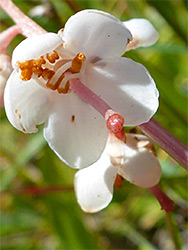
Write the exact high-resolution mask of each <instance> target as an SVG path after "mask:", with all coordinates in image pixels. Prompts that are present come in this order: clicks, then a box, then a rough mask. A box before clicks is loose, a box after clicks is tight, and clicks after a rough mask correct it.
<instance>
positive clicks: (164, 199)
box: [148, 185, 174, 213]
mask: <svg viewBox="0 0 188 250" xmlns="http://www.w3.org/2000/svg"><path fill="white" fill-rule="evenodd" d="M148 189H149V191H150V192H151V193H152V194H153V195H154V196H155V197H156V198H157V200H158V201H159V203H160V205H161V209H164V210H165V211H166V212H167V213H170V212H172V211H173V210H174V203H173V201H172V200H170V199H169V198H168V196H167V195H166V194H165V193H164V192H163V191H162V190H161V188H160V187H159V186H158V185H156V186H154V187H151V188H148Z"/></svg>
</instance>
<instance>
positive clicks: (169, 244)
mask: <svg viewBox="0 0 188 250" xmlns="http://www.w3.org/2000/svg"><path fill="white" fill-rule="evenodd" d="M14 2H15V3H16V5H17V6H18V7H19V8H20V9H21V10H22V11H23V12H24V13H26V14H27V15H28V16H30V17H31V18H32V19H34V20H35V21H36V22H37V23H38V24H39V25H41V26H42V27H43V28H44V29H46V30H47V31H53V32H57V31H58V30H59V29H60V28H62V27H63V26H64V24H65V22H66V20H67V19H68V18H69V17H70V16H71V15H72V14H74V13H75V12H77V11H79V10H82V9H87V8H91V9H99V10H103V11H107V12H109V13H111V14H113V15H114V16H116V17H118V18H120V19H121V20H122V21H125V20H128V19H131V18H147V19H149V20H150V21H151V22H152V23H153V25H154V26H155V28H156V29H157V30H158V31H159V34H160V38H159V41H158V42H157V44H155V45H154V46H152V47H149V48H139V49H137V50H135V51H130V52H128V53H126V56H128V57H130V58H132V59H133V60H135V61H137V62H140V63H142V64H143V65H145V67H146V68H147V69H148V70H149V71H150V73H151V75H152V77H153V78H154V79H155V81H156V84H157V87H158V89H159V91H160V107H159V110H158V112H157V114H156V115H155V119H156V120H157V121H158V122H160V123H161V124H162V125H163V126H164V127H165V128H167V129H168V130H169V131H170V132H171V133H173V134H174V135H175V136H176V137H178V138H179V139H180V140H181V141H183V142H184V143H187V130H186V129H187V120H186V115H187V93H188V88H187V87H188V78H187V77H188V75H187V73H188V70H187V66H188V65H187V47H186V44H187V28H188V27H187V24H188V19H187V17H188V16H187V2H186V0H184V1H183V0H182V1H181V0H175V1H170V0H161V1H147V0H146V1H145V0H144V1H142V0H131V1H126V0H91V1H90V0H82V1H76V0H70V1H69V0H64V1H63V0H49V1H34V0H33V1H27V0H15V1H14ZM41 4H43V5H45V6H46V12H45V13H43V15H42V16H36V10H35V11H34V10H33V8H34V7H35V6H37V5H41ZM31 10H32V11H31ZM0 21H1V25H0V29H1V31H3V30H4V29H6V28H8V27H9V26H11V25H12V24H13V21H12V20H11V19H10V18H9V17H8V16H7V15H6V13H5V12H3V11H2V9H0ZM22 39H23V37H22V36H17V37H16V38H15V39H14V40H13V41H12V43H11V44H10V46H9V48H8V54H10V55H11V53H12V50H13V49H14V48H15V46H16V45H17V44H18V43H19V42H20V41H21V40H22ZM0 126H1V127H0V133H1V137H0V147H1V151H0V164H1V190H2V193H1V249H10V250H11V249H24V250H27V249H33V250H35V249H36V250H37V249H49V250H53V249H140V250H150V249H152V250H154V249H164V250H165V249H169V250H173V249H184V250H186V249H188V235H187V219H188V214H187V175H186V171H185V170H184V169H183V168H182V167H181V166H179V165H178V164H177V163H176V162H175V161H174V160H172V159H171V158H170V157H169V156H168V155H167V154H166V153H165V152H164V151H162V150H161V149H159V148H157V150H158V157H159V160H160V162H161V166H162V171H163V173H162V178H161V181H160V186H161V187H162V189H163V190H164V191H165V192H166V193H167V195H168V196H169V197H170V198H171V199H172V200H174V201H175V203H176V207H175V210H174V212H173V213H171V214H168V215H167V214H166V213H165V212H164V211H161V209H160V205H159V204H158V202H157V200H156V199H155V197H154V196H152V194H151V193H150V192H149V191H148V190H147V189H142V188H139V187H136V186H134V185H132V184H130V183H128V182H126V181H124V182H123V186H122V187H121V188H115V192H114V198H113V201H112V202H111V204H110V205H109V206H108V207H107V208H106V209H104V210H103V211H101V212H99V213H96V214H86V213H84V212H83V211H82V210H81V209H80V207H79V206H78V204H77V202H76V198H75V194H74V189H73V181H74V174H75V172H76V171H75V170H73V169H70V168H69V167H67V166H65V165H64V164H63V163H62V162H61V161H60V160H59V159H58V157H57V156H56V155H55V154H54V153H53V151H51V150H50V149H49V147H48V145H47V144H46V142H45V140H44V138H43V135H42V127H41V128H40V131H39V132H38V133H37V134H32V135H26V134H23V133H21V132H19V131H17V130H16V129H14V128H13V127H12V126H11V124H10V123H9V122H8V120H7V118H6V115H5V112H4V109H3V108H1V125H0ZM34 187H37V188H38V190H39V191H40V192H39V193H37V190H36V189H34ZM44 187H45V188H44Z"/></svg>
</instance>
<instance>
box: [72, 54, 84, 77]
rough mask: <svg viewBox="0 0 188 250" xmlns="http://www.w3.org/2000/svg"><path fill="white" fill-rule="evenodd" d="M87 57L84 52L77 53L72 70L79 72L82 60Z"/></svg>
mask: <svg viewBox="0 0 188 250" xmlns="http://www.w3.org/2000/svg"><path fill="white" fill-rule="evenodd" d="M84 59H85V55H84V54H83V53H79V54H77V55H76V57H75V58H74V59H73V60H72V65H71V72H72V73H78V72H80V70H81V67H82V62H83V60H84Z"/></svg>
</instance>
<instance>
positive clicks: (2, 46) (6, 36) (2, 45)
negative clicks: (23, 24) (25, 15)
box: [0, 24, 21, 54]
mask: <svg viewBox="0 0 188 250" xmlns="http://www.w3.org/2000/svg"><path fill="white" fill-rule="evenodd" d="M20 33H21V28H20V26H19V25H17V24H16V25H14V26H12V27H10V28H8V29H6V30H5V31H3V32H1V33H0V54H6V49H7V47H8V45H9V43H10V42H11V41H12V39H13V38H14V37H15V36H16V35H17V34H20Z"/></svg>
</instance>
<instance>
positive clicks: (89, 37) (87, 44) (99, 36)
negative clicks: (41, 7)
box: [62, 10, 132, 59]
mask: <svg viewBox="0 0 188 250" xmlns="http://www.w3.org/2000/svg"><path fill="white" fill-rule="evenodd" d="M62 39H63V41H64V48H65V49H68V50H70V51H72V52H74V53H75V54H77V53H80V52H82V53H84V54H85V56H86V58H87V59H88V58H89V59H93V58H96V57H100V58H104V57H108V56H115V55H116V56H118V55H119V56H121V55H122V54H123V52H124V51H125V48H126V44H127V40H128V39H130V40H131V39H132V36H131V33H130V32H129V30H128V29H127V28H126V27H125V26H124V25H123V24H122V22H121V21H120V20H119V19H117V18H115V17H114V16H112V15H110V14H108V13H105V12H103V11H99V10H83V11H80V12H78V13H76V14H75V15H73V16H72V17H71V18H69V20H68V21H67V23H66V24H65V28H64V31H63V34H62Z"/></svg>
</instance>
